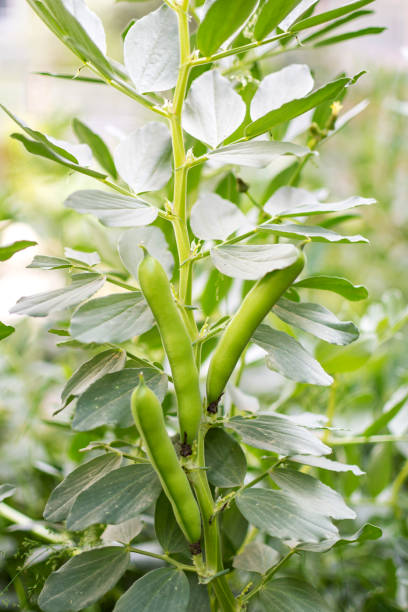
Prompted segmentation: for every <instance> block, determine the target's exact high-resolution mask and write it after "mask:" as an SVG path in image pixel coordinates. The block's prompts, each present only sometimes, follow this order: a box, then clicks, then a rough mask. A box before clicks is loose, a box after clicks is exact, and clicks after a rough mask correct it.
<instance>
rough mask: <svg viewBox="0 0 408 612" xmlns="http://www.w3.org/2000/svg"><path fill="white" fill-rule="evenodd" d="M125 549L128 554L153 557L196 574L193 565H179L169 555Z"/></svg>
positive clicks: (132, 547) (130, 547) (131, 547)
mask: <svg viewBox="0 0 408 612" xmlns="http://www.w3.org/2000/svg"><path fill="white" fill-rule="evenodd" d="M127 549H128V550H129V551H130V552H134V553H137V554H138V555H144V556H145V557H153V558H154V559H160V560H161V561H165V562H166V563H170V564H171V565H175V566H176V567H177V568H178V569H180V570H183V571H185V572H196V571H197V569H196V568H195V567H194V565H186V564H185V563H179V561H176V560H175V559H172V558H171V557H169V555H159V554H157V553H153V552H150V551H149V550H142V549H141V548H135V547H134V546H128V547H127Z"/></svg>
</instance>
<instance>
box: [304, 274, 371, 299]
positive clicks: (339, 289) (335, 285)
mask: <svg viewBox="0 0 408 612" xmlns="http://www.w3.org/2000/svg"><path fill="white" fill-rule="evenodd" d="M293 286H294V287H297V288H298V289H300V288H302V287H304V288H306V289H318V290H319V291H332V292H333V293H337V294H338V295H341V296H342V297H344V298H346V300H350V301H351V302H358V301H359V300H365V299H366V298H367V297H368V291H367V289H366V288H365V287H363V285H353V283H351V282H350V281H349V280H347V279H345V278H341V277H339V276H308V277H307V278H302V280H300V281H297V282H296V283H294V285H293Z"/></svg>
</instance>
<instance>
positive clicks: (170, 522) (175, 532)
mask: <svg viewBox="0 0 408 612" xmlns="http://www.w3.org/2000/svg"><path fill="white" fill-rule="evenodd" d="M154 530H155V532H156V537H157V539H158V541H159V544H160V546H161V547H162V548H163V550H164V552H165V554H173V553H184V554H187V555H188V554H189V553H190V551H189V549H188V544H187V540H186V538H185V535H184V534H183V532H182V531H181V529H180V527H179V526H178V524H177V522H176V519H175V517H174V512H173V508H172V506H171V503H170V502H169V500H168V498H167V496H166V494H165V492H164V491H162V492H161V493H160V495H159V497H158V499H157V502H156V508H155V513H154Z"/></svg>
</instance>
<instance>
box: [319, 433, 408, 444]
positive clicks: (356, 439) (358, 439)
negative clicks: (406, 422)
mask: <svg viewBox="0 0 408 612" xmlns="http://www.w3.org/2000/svg"><path fill="white" fill-rule="evenodd" d="M381 442H408V436H393V435H387V434H385V435H380V436H350V437H349V438H346V437H344V438H329V439H328V440H327V444H328V445H329V446H346V445H348V444H378V443H381Z"/></svg>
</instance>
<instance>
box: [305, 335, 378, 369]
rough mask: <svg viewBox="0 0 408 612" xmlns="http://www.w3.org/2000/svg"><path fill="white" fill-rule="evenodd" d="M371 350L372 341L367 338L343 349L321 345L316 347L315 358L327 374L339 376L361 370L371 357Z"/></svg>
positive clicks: (372, 348)
mask: <svg viewBox="0 0 408 612" xmlns="http://www.w3.org/2000/svg"><path fill="white" fill-rule="evenodd" d="M373 350H374V341H373V339H372V338H367V339H365V340H361V339H360V340H359V341H358V342H354V343H353V344H350V345H349V346H343V347H334V346H330V345H328V344H324V345H323V344H321V345H319V346H318V347H317V351H316V356H317V358H318V359H319V361H320V362H321V363H322V365H323V367H324V368H325V369H326V370H327V371H328V372H331V373H333V374H341V373H343V372H354V371H355V370H358V369H359V368H361V367H362V366H363V365H364V364H365V363H366V361H367V360H368V359H369V358H370V357H371V355H372V354H373Z"/></svg>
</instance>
